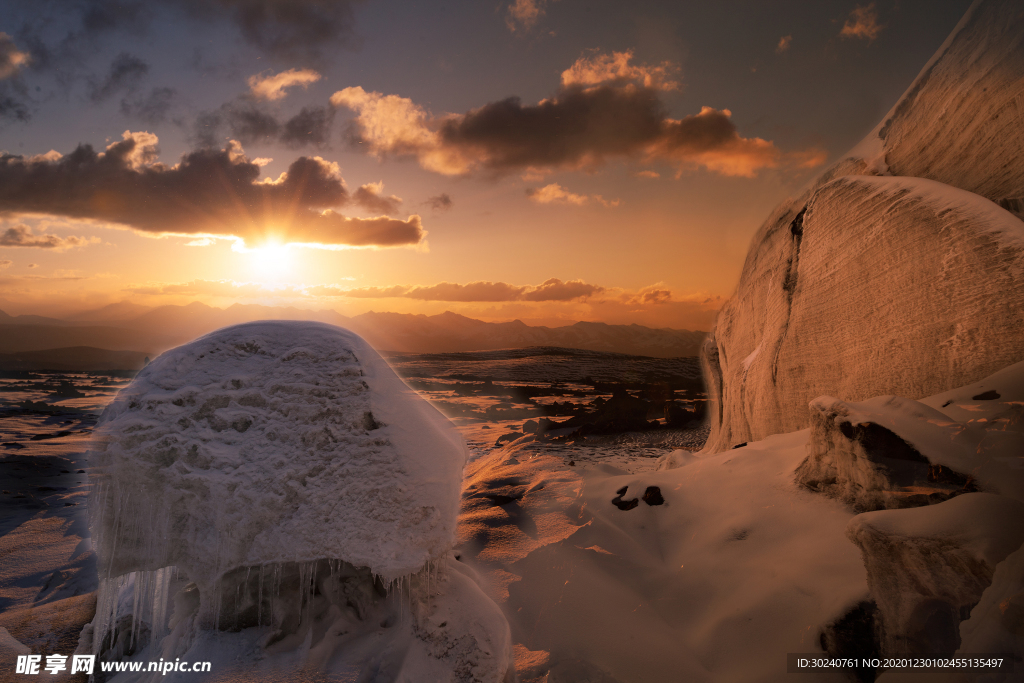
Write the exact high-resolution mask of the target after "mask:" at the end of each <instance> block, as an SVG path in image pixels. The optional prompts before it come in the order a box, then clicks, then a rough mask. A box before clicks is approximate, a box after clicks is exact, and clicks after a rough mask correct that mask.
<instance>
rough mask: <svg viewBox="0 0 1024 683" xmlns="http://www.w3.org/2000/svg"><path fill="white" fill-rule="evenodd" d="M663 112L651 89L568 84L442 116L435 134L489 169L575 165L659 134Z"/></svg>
mask: <svg viewBox="0 0 1024 683" xmlns="http://www.w3.org/2000/svg"><path fill="white" fill-rule="evenodd" d="M666 115H667V112H666V109H665V105H664V104H662V102H661V100H660V99H659V98H658V93H657V92H656V91H654V90H650V89H644V88H628V89H627V88H614V87H610V86H602V87H598V88H591V89H582V88H572V89H570V90H569V91H568V92H565V93H563V94H562V95H561V96H560V97H559V98H558V99H549V100H545V101H543V102H541V103H540V104H535V105H524V104H523V103H522V101H520V99H519V98H518V97H510V98H507V99H504V100H501V101H499V102H492V103H490V104H486V105H484V106H483V107H480V108H479V109H475V110H473V111H471V112H469V113H467V114H466V115H464V116H461V117H457V118H452V119H450V120H448V121H446V122H445V123H444V124H443V125H442V126H441V129H440V138H441V144H442V145H444V146H447V147H454V148H456V149H459V150H460V151H463V153H465V154H467V155H471V156H474V157H479V158H481V160H482V161H483V164H484V166H486V167H488V168H492V169H501V170H504V169H512V168H522V167H524V166H578V165H580V164H583V163H588V162H589V163H596V162H600V161H602V160H603V159H604V158H605V157H607V156H612V155H626V154H635V153H638V152H639V151H640V149H641V148H642V147H643V146H644V145H646V144H648V143H650V142H651V141H652V140H654V139H656V138H657V137H658V136H659V135H660V134H661V127H662V122H663V121H664V120H665V118H666Z"/></svg>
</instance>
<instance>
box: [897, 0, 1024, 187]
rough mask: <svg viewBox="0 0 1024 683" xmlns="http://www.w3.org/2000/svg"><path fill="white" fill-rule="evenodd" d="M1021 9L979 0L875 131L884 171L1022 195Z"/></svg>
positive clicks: (1009, 1)
mask: <svg viewBox="0 0 1024 683" xmlns="http://www.w3.org/2000/svg"><path fill="white" fill-rule="evenodd" d="M1022 80H1024V16H1022V13H1021V9H1020V3H1019V2H1016V1H1014V0H978V1H976V2H975V3H974V4H973V5H972V6H971V8H970V9H968V10H967V13H966V15H965V16H964V18H963V19H962V20H961V21H960V23H959V24H958V25H957V26H956V28H955V29H954V30H953V33H952V34H951V35H950V37H949V38H948V39H947V40H946V42H945V43H944V44H943V45H942V47H941V48H939V51H938V53H936V55H935V56H934V57H933V58H932V60H931V61H930V62H929V63H928V65H927V66H925V68H924V70H923V71H922V72H921V75H920V76H918V77H917V79H916V80H915V81H914V83H913V85H911V87H910V89H909V90H908V91H907V93H906V94H905V95H904V96H903V97H902V98H901V99H900V101H899V103H898V104H897V105H896V107H894V108H893V110H892V112H891V113H890V114H889V116H888V117H886V120H885V121H884V123H883V125H882V126H881V128H880V129H879V131H878V137H879V138H880V141H881V143H882V146H883V149H884V154H885V163H886V165H887V166H888V168H889V172H890V173H892V174H893V175H900V176H918V177H921V178H931V179H932V180H938V181H940V182H942V183H945V184H947V185H952V186H953V187H959V188H961V189H964V190H970V191H971V192H975V193H977V194H979V195H981V196H983V197H988V198H989V199H992V200H994V201H999V200H1004V199H1021V198H1024V163H1022V162H1021V146H1020V139H1021V117H1022V116H1024V102H1022V101H1021V94H1020V92H1021V91H1020V88H1021V82H1022Z"/></svg>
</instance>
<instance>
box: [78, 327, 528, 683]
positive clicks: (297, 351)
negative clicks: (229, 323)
mask: <svg viewBox="0 0 1024 683" xmlns="http://www.w3.org/2000/svg"><path fill="white" fill-rule="evenodd" d="M467 454H468V451H467V448H466V446H465V443H464V441H463V439H462V437H461V436H460V435H459V434H458V432H457V431H456V430H455V428H454V427H453V426H452V425H451V423H450V422H449V421H448V420H447V419H446V418H445V417H444V416H442V415H441V414H440V413H439V412H438V411H437V410H436V409H434V408H433V407H432V406H430V404H428V403H427V402H426V401H425V400H423V399H422V398H421V397H419V396H418V395H417V394H416V393H415V392H414V391H413V390H411V389H410V388H409V387H407V386H406V384H405V383H404V382H403V381H402V380H401V379H400V378H399V377H398V376H397V375H396V374H395V373H394V372H393V371H392V369H391V368H390V367H389V366H388V364H387V363H386V362H385V361H384V360H383V359H382V358H381V357H380V355H379V354H377V353H376V351H374V350H373V349H372V348H371V347H370V346H369V345H367V344H366V342H364V341H363V340H362V339H361V338H360V337H359V336H357V335H355V334H353V333H351V332H349V331H346V330H343V329H340V328H337V327H334V326H331V325H326V324H322V323H315V322H295V321H263V322H256V323H249V324H244V325H238V326H235V327H229V328H225V329H222V330H219V331H217V332H213V333H211V334H209V335H207V336H205V337H201V338H199V339H197V340H195V341H193V342H190V343H188V344H186V345H184V346H181V347H179V348H176V349H173V350H171V351H168V352H167V353H165V354H163V355H161V356H160V357H159V358H157V359H156V360H154V361H153V362H152V363H150V364H149V365H148V366H147V367H146V368H145V369H144V370H143V371H142V372H140V373H139V375H138V376H137V377H136V378H135V380H134V381H133V382H132V383H131V384H130V385H129V386H128V387H126V388H125V389H123V390H122V391H121V392H120V393H119V394H118V396H117V398H116V399H115V400H114V401H113V402H112V403H111V404H110V405H109V406H108V408H107V409H106V410H105V411H104V413H103V415H102V417H101V419H100V421H99V423H98V425H97V430H96V435H95V438H94V444H93V447H92V450H91V453H90V460H91V464H92V466H93V473H94V475H95V480H94V484H95V486H94V493H93V496H92V499H91V501H90V505H91V515H92V520H91V528H92V534H93V542H94V544H95V547H96V551H97V554H98V556H99V569H100V575H101V578H102V579H103V583H102V586H101V590H100V597H99V606H98V608H97V617H96V620H95V621H94V623H93V627H94V628H93V630H92V633H93V634H94V635H93V636H92V650H93V651H94V652H103V651H107V652H111V653H113V652H115V651H116V652H119V653H120V654H121V655H122V656H130V655H131V654H132V653H133V652H135V651H136V650H137V649H138V648H139V647H144V646H145V645H146V642H145V641H146V639H147V635H148V638H149V640H150V642H151V643H152V648H155V649H152V648H151V650H152V652H155V653H156V655H157V656H153V657H151V659H156V658H158V656H168V657H169V656H178V655H180V654H181V653H182V652H184V651H186V650H188V649H189V648H192V649H193V651H194V650H195V648H196V647H200V645H201V644H202V642H204V641H203V637H202V634H203V633H204V632H211V631H224V630H228V631H235V632H239V633H249V634H256V633H257V632H258V633H259V634H261V635H259V637H258V638H257V636H256V635H249V636H245V637H247V638H250V639H254V638H255V639H256V640H255V641H254V643H252V645H254V646H257V647H258V649H261V650H262V651H263V652H264V653H266V654H268V655H273V654H275V653H280V652H284V651H292V650H295V649H296V648H298V649H299V650H300V651H301V652H303V653H304V654H303V662H304V663H305V665H306V666H307V667H312V668H314V669H319V670H322V669H324V668H325V667H326V668H328V669H329V668H330V666H331V662H334V666H341V665H342V664H343V665H344V666H349V667H351V666H357V668H358V667H359V666H361V667H364V668H365V667H366V666H370V667H377V668H379V667H381V666H384V667H385V668H388V670H391V669H394V672H398V671H400V670H402V669H403V667H406V666H407V665H408V666H415V667H418V668H419V669H420V670H421V671H422V672H424V673H423V674H422V675H423V676H426V678H422V679H417V678H409V679H408V680H460V681H462V680H465V681H498V680H501V678H502V677H503V676H504V675H505V673H506V671H507V669H508V666H509V665H510V662H511V646H510V643H509V640H508V627H507V624H505V622H504V619H503V618H502V617H501V614H500V611H498V609H497V607H496V606H495V605H494V604H493V603H492V602H490V601H489V600H488V599H487V598H486V597H485V596H484V595H483V594H482V593H481V592H480V590H479V588H478V587H476V586H475V584H473V582H472V580H471V579H469V578H467V577H466V576H465V575H464V573H461V572H460V571H458V570H457V567H456V570H452V568H451V563H450V560H449V558H448V551H449V550H450V549H451V547H452V546H453V544H454V542H455V525H456V515H457V510H458V506H459V501H460V490H461V483H462V472H463V469H464V467H465V464H466V461H467ZM396 596H397V597H396ZM403 613H404V614H405V615H406V616H405V617H403V616H402V615H403ZM410 613H411V614H412V618H411V619H410V618H409V616H408V615H409V614H410ZM449 613H452V614H453V615H450V614H449ZM437 615H441V616H440V617H439V618H434V617H436V616H437ZM442 622H443V623H442ZM396 624H399V626H396ZM126 632H128V634H127V635H126ZM361 638H362V639H365V638H371V639H372V640H373V641H374V642H376V643H377V646H376V647H370V646H368V645H366V644H365V643H364V644H363V645H360V646H359V647H357V648H356V649H355V652H356V653H357V655H358V656H356V655H353V656H355V657H356V660H358V661H355V660H352V657H350V656H349V655H346V654H345V653H344V652H342V650H344V648H342V645H344V644H346V643H351V642H353V641H358V640H359V639H361ZM339 648H340V649H339ZM339 653H340V654H339ZM417 657H419V658H420V659H421V660H422V661H419V663H416V661H417ZM360 658H361V659H360ZM385 660H387V661H388V662H390V663H387V664H386V666H385V664H382V663H381V662H384V661H385ZM390 660H395V661H393V662H392V661H390ZM339 662H341V664H339ZM403 662H404V663H403ZM410 662H412V663H410ZM456 670H464V671H463V673H462V674H460V675H458V676H456V675H455V674H453V673H452V672H453V671H456ZM445 672H447V673H445ZM467 672H468V673H467ZM396 675H397V674H396ZM453 676H454V677H453Z"/></svg>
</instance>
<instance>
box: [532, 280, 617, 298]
mask: <svg viewBox="0 0 1024 683" xmlns="http://www.w3.org/2000/svg"><path fill="white" fill-rule="evenodd" d="M603 291H604V287H598V286H597V285H591V284H587V283H586V282H583V281H582V280H569V281H568V282H562V281H561V280H559V279H558V278H555V277H553V278H551V279H550V280H546V281H545V282H544V283H543V284H541V285H537V286H536V287H533V288H531V289H530V290H529V291H527V292H524V293H523V301H572V300H573V299H585V298H587V297H589V296H593V295H594V294H597V293H599V292H603Z"/></svg>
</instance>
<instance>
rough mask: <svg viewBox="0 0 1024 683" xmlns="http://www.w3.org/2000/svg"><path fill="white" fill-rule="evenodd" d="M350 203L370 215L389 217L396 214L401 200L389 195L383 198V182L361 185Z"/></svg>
mask: <svg viewBox="0 0 1024 683" xmlns="http://www.w3.org/2000/svg"><path fill="white" fill-rule="evenodd" d="M352 201H354V202H355V203H356V204H358V205H359V206H361V207H363V208H364V209H366V210H367V211H370V212H371V213H382V214H385V215H391V214H393V213H397V212H398V207H399V206H400V205H401V203H402V200H401V198H400V197H396V196H395V195H391V196H390V197H385V196H384V181H383V180H382V181H380V182H376V183H367V184H366V185H361V186H360V187H359V189H358V190H356V191H355V193H353V195H352Z"/></svg>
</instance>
